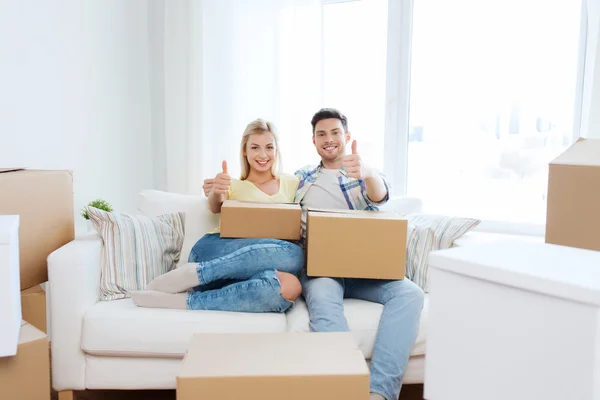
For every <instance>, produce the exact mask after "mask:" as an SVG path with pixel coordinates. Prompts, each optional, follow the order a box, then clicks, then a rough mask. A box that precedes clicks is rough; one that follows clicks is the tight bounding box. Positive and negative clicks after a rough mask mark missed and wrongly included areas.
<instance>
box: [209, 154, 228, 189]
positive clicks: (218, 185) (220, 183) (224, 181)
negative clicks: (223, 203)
mask: <svg viewBox="0 0 600 400" xmlns="http://www.w3.org/2000/svg"><path fill="white" fill-rule="evenodd" d="M222 166H223V172H220V173H219V174H217V176H216V177H215V183H214V185H213V186H212V189H211V192H212V193H214V194H217V195H221V194H225V193H227V192H228V191H229V187H230V186H231V176H229V174H228V173H227V161H223V165H222Z"/></svg>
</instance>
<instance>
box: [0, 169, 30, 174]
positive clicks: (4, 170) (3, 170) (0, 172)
mask: <svg viewBox="0 0 600 400" xmlns="http://www.w3.org/2000/svg"><path fill="white" fill-rule="evenodd" d="M23 170H25V168H0V174H3V173H7V172H15V171H23Z"/></svg>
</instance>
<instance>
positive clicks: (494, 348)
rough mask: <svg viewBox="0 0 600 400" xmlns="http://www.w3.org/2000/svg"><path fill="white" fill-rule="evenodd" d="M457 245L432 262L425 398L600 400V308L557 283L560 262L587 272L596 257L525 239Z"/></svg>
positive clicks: (572, 273)
mask: <svg viewBox="0 0 600 400" xmlns="http://www.w3.org/2000/svg"><path fill="white" fill-rule="evenodd" d="M457 250H459V249H455V250H445V251H440V252H438V253H437V255H436V256H435V257H432V259H431V260H432V264H431V268H430V274H431V275H430V285H431V286H430V288H431V292H430V295H429V326H430V328H429V331H428V340H427V362H426V366H425V393H424V396H425V398H427V399H428V400H455V399H456V400H459V399H460V400H472V399H473V400H474V399H486V400H500V399H502V400H505V399H511V400H521V399H523V400H525V399H527V400H529V399H544V400H559V399H560V400H564V399H569V400H596V399H599V398H600V391H599V390H598V389H600V386H599V384H600V381H599V379H600V352H599V350H598V349H599V345H600V330H599V326H600V325H599V321H600V318H599V311H598V307H597V306H596V305H593V302H592V301H590V302H588V303H587V304H586V303H582V302H581V301H580V300H581V299H582V295H581V292H578V291H577V290H576V289H575V287H573V288H571V289H569V290H563V291H562V292H561V296H560V297H559V296H557V295H555V294H553V293H552V292H551V291H550V290H549V289H550V288H554V289H555V288H558V287H559V286H558V285H556V286H549V283H548V282H553V281H552V279H555V278H558V276H557V275H553V274H554V273H555V271H557V270H558V269H559V268H562V276H563V278H564V279H565V280H570V281H571V282H574V281H575V278H574V277H577V276H579V277H582V276H586V273H587V272H586V271H587V270H588V267H590V268H591V267H592V265H590V264H589V263H594V262H595V260H597V259H596V257H595V255H590V254H589V252H587V251H585V250H575V249H566V248H556V247H553V246H544V245H538V244H531V243H530V244H527V243H522V242H521V243H519V242H498V243H496V244H491V245H487V244H485V245H479V246H477V245H476V246H469V247H464V248H462V249H460V251H457ZM577 253H579V254H577ZM598 254H600V253H598ZM568 257H571V258H572V260H573V262H570V263H565V262H564V261H565V259H566V258H568ZM486 260H489V261H486ZM576 260H577V261H576ZM593 267H596V271H598V274H600V270H598V269H597V267H598V265H597V264H594V265H593ZM519 268H522V269H524V270H525V271H524V272H517V271H518V270H519ZM499 270H503V271H504V273H502V274H500V273H498V271H499ZM597 276H598V275H597ZM590 278H591V277H590ZM595 280H597V278H596V279H595ZM523 282H526V283H525V284H523ZM582 283H583V282H582ZM516 285H519V286H526V287H528V289H526V290H524V289H521V288H520V287H515V286H516ZM592 285H593V284H592ZM530 289H534V290H535V291H533V290H530ZM587 290H588V291H591V289H589V288H588V289H587ZM582 291H584V290H582ZM588 294H589V293H588ZM569 295H574V296H575V297H571V298H569ZM583 297H584V298H585V299H587V300H593V299H591V296H587V295H586V296H583Z"/></svg>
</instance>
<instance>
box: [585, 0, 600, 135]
mask: <svg viewBox="0 0 600 400" xmlns="http://www.w3.org/2000/svg"><path fill="white" fill-rule="evenodd" d="M585 5H586V7H587V21H586V22H587V27H586V29H587V41H586V52H585V54H586V56H585V64H584V65H585V68H584V78H583V99H582V112H581V114H582V115H581V133H582V135H583V136H587V137H594V138H600V112H598V110H600V0H586V2H585Z"/></svg>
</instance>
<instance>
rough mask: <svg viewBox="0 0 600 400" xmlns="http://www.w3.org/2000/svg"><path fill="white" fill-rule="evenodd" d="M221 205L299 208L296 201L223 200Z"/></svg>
mask: <svg viewBox="0 0 600 400" xmlns="http://www.w3.org/2000/svg"><path fill="white" fill-rule="evenodd" d="M222 207H244V208H279V209H290V210H295V209H299V208H300V204H298V203H262V202H255V201H239V200H225V202H223V205H222Z"/></svg>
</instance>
